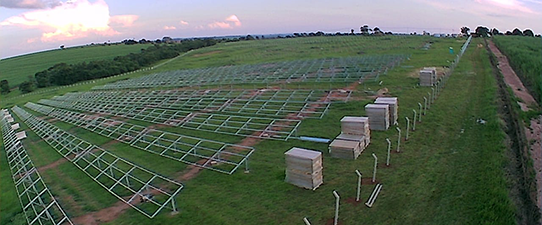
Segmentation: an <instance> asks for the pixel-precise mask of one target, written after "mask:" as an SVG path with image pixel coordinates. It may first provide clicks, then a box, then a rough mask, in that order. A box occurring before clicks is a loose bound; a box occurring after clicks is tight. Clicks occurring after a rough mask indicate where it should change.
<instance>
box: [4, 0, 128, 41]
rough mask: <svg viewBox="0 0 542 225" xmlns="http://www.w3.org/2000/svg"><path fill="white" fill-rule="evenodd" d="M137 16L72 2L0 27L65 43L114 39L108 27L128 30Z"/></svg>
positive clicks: (83, 0)
mask: <svg viewBox="0 0 542 225" xmlns="http://www.w3.org/2000/svg"><path fill="white" fill-rule="evenodd" d="M137 18H138V16H136V15H118V16H110V15H109V6H108V5H107V3H105V1H103V0H98V1H96V2H94V3H91V2H89V1H88V0H74V1H69V2H67V3H62V4H60V5H58V6H55V7H53V8H48V9H38V10H34V11H30V12H26V13H23V14H21V15H18V16H13V17H10V18H7V19H6V20H4V21H2V22H0V26H17V27H21V28H23V29H39V30H41V31H42V35H41V41H42V42H51V41H64V40H73V39H78V38H83V37H87V36H88V35H89V34H96V35H101V36H112V35H117V34H119V32H117V31H116V30H114V29H113V28H112V27H111V26H110V24H111V25H120V26H122V27H129V26H131V25H132V24H133V22H134V21H135V20H137Z"/></svg>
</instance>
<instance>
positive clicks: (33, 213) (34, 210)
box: [0, 110, 73, 225]
mask: <svg viewBox="0 0 542 225" xmlns="http://www.w3.org/2000/svg"><path fill="white" fill-rule="evenodd" d="M0 117H1V118H0V126H1V129H2V138H3V140H4V149H5V151H6V156H7V160H8V164H9V168H10V170H11V175H12V176H11V177H12V179H13V183H14V184H15V189H16V191H17V197H19V202H20V203H21V207H22V209H23V213H24V215H25V218H26V221H27V222H28V224H30V225H33V224H40V225H41V224H54V225H60V224H73V223H72V222H71V220H70V218H68V216H67V215H66V213H65V212H64V210H63V209H62V207H61V206H60V204H59V203H58V202H57V201H56V199H55V197H54V196H53V195H52V194H51V192H50V191H49V189H48V188H47V185H45V182H44V181H43V179H42V178H41V176H40V174H39V172H38V170H37V169H36V167H34V164H33V163H32V160H30V157H29V156H28V154H27V152H26V149H25V148H24V146H23V144H22V142H21V141H20V140H18V138H17V136H16V135H15V129H13V128H12V126H11V124H10V123H9V122H8V120H7V118H9V117H11V115H10V114H9V112H8V111H7V110H2V111H0Z"/></svg>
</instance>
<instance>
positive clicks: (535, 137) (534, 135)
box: [488, 41, 542, 210]
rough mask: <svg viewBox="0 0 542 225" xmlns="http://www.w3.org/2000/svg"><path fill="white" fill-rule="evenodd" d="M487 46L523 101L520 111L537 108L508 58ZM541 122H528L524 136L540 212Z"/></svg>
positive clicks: (541, 195) (537, 120) (505, 78)
mask: <svg viewBox="0 0 542 225" xmlns="http://www.w3.org/2000/svg"><path fill="white" fill-rule="evenodd" d="M488 44H489V48H490V49H491V52H493V54H494V55H495V56H496V57H497V60H498V62H499V70H500V71H501V73H502V75H503V77H504V82H506V84H507V85H508V86H509V87H510V88H512V90H513V91H514V95H516V96H517V97H518V98H520V99H521V100H522V101H523V103H521V102H518V104H519V105H520V107H521V110H522V111H524V112H525V111H529V108H528V106H534V107H535V108H537V107H538V105H537V103H536V101H535V100H534V98H533V96H531V95H530V94H529V92H528V91H527V89H526V88H525V86H523V83H522V82H521V80H520V79H519V77H518V76H517V74H516V72H514V70H512V67H510V64H509V62H508V58H506V56H504V55H503V54H502V53H501V51H500V50H499V49H498V48H497V46H496V45H495V44H494V43H493V42H492V41H489V42H488ZM541 121H542V117H540V118H535V119H532V120H531V121H530V124H526V125H525V136H526V138H527V141H528V143H529V147H530V149H529V150H530V155H531V158H532V160H533V167H534V169H535V172H536V189H537V198H536V199H537V205H538V208H539V209H541V210H542V158H541V156H542V148H541V144H540V140H541V135H542V124H541Z"/></svg>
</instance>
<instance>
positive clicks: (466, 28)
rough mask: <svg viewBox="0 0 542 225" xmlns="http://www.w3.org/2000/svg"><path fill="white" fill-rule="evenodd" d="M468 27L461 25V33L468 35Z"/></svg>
mask: <svg viewBox="0 0 542 225" xmlns="http://www.w3.org/2000/svg"><path fill="white" fill-rule="evenodd" d="M469 31H470V28H468V27H461V34H463V35H465V36H470V33H469Z"/></svg>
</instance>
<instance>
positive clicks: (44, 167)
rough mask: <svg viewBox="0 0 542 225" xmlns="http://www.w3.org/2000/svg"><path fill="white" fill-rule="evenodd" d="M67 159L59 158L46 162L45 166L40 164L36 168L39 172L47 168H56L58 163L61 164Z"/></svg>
mask: <svg viewBox="0 0 542 225" xmlns="http://www.w3.org/2000/svg"><path fill="white" fill-rule="evenodd" d="M67 161H68V160H67V159H66V158H60V159H59V160H57V161H54V162H53V163H50V164H47V165H45V166H40V167H38V168H37V169H38V171H39V172H43V171H45V170H48V169H52V168H56V167H58V166H59V165H60V164H63V163H65V162H67Z"/></svg>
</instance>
